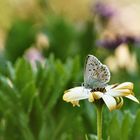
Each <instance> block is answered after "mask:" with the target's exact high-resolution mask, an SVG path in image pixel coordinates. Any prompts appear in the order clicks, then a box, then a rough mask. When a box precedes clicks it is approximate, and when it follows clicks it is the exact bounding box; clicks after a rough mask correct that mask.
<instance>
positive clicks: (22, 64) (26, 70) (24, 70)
mask: <svg viewBox="0 0 140 140" xmlns="http://www.w3.org/2000/svg"><path fill="white" fill-rule="evenodd" d="M33 81H35V79H34V73H33V71H32V68H31V65H30V64H29V63H28V62H27V61H26V60H25V59H19V60H18V61H17V62H16V65H15V85H16V88H17V89H18V90H19V91H21V90H22V89H23V88H24V87H25V86H26V84H28V83H30V82H33Z"/></svg>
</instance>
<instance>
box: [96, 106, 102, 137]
mask: <svg viewBox="0 0 140 140" xmlns="http://www.w3.org/2000/svg"><path fill="white" fill-rule="evenodd" d="M102 110H103V104H97V137H98V140H102Z"/></svg>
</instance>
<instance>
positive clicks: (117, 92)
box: [105, 89, 132, 97]
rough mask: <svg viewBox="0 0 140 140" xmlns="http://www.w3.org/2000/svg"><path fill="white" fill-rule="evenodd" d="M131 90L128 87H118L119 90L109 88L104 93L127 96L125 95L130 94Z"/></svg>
mask: <svg viewBox="0 0 140 140" xmlns="http://www.w3.org/2000/svg"><path fill="white" fill-rule="evenodd" d="M131 92H132V91H131V90H129V89H119V90H117V89H110V90H108V91H107V92H106V93H105V94H106V95H110V96H113V97H120V96H127V95H129V94H131Z"/></svg>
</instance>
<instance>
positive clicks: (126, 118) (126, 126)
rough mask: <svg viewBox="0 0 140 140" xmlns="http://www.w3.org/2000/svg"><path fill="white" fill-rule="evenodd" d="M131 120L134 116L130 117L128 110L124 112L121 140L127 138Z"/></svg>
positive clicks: (126, 139)
mask: <svg viewBox="0 0 140 140" xmlns="http://www.w3.org/2000/svg"><path fill="white" fill-rule="evenodd" d="M133 122H134V118H133V117H132V115H131V114H130V112H126V113H125V114H124V118H123V121H122V124H121V140H128V139H129V137H130V132H131V128H132V124H133Z"/></svg>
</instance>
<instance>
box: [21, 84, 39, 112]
mask: <svg viewBox="0 0 140 140" xmlns="http://www.w3.org/2000/svg"><path fill="white" fill-rule="evenodd" d="M36 94H37V91H36V87H35V83H34V82H30V83H28V84H26V86H25V87H24V88H23V89H22V90H21V97H20V100H21V102H22V106H23V108H24V110H25V111H26V112H28V113H29V112H30V111H31V109H32V104H33V99H34V97H35V96H36Z"/></svg>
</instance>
